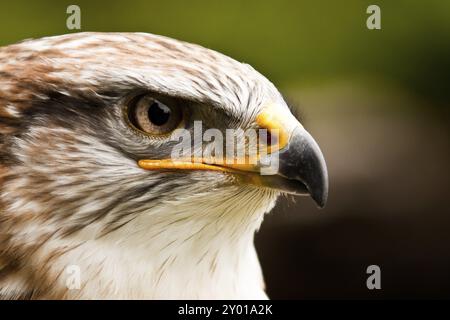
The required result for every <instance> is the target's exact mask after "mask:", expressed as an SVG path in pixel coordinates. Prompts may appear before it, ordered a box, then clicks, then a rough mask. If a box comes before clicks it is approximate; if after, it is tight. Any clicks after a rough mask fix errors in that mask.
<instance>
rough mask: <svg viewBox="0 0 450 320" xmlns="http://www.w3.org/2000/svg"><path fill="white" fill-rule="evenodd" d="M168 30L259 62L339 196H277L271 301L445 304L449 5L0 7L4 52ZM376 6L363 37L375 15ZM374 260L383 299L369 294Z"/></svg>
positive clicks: (268, 246) (269, 233) (448, 292)
mask: <svg viewBox="0 0 450 320" xmlns="http://www.w3.org/2000/svg"><path fill="white" fill-rule="evenodd" d="M70 4H77V5H79V6H80V7H81V18H82V30H81V31H130V32H133V31H139V32H150V33H156V34H162V35H166V36H170V37H173V38H177V39H181V40H185V41H189V42H194V43H198V44H201V45H203V46H206V47H208V48H212V49H215V50H217V51H221V52H223V53H225V54H227V55H229V56H231V57H233V58H235V59H237V60H239V61H244V62H247V63H249V64H251V65H253V66H254V67H255V68H256V69H257V70H259V71H260V72H262V73H263V74H265V75H266V76H267V77H268V78H269V79H270V80H271V81H273V82H274V83H275V85H276V86H278V87H279V88H280V90H281V91H282V92H283V93H284V94H285V95H286V97H287V99H288V101H291V102H292V103H293V104H294V105H295V106H297V107H298V108H299V110H300V113H301V115H302V119H303V122H304V124H305V126H306V127H307V128H308V129H309V130H310V131H311V133H312V134H313V136H315V137H316V140H318V142H319V144H320V145H321V148H322V150H323V152H324V154H325V158H326V160H327V163H328V166H329V174H330V183H331V186H330V198H329V203H328V206H327V207H326V209H324V210H322V211H320V212H318V210H317V209H316V208H315V207H314V205H313V203H312V201H310V200H309V199H306V198H305V199H297V200H296V201H295V202H292V201H285V200H281V201H280V202H279V204H278V205H277V207H276V209H275V210H274V212H273V213H271V214H270V215H268V216H267V217H266V222H265V223H264V224H263V227H262V230H261V231H260V233H258V235H257V247H258V250H259V252H260V257H261V262H262V264H263V270H264V273H265V276H266V282H267V288H268V292H269V295H270V296H271V297H272V298H405V297H414V298H417V297H419V298H430V297H447V298H448V297H450V278H449V277H448V270H450V212H449V209H448V199H449V191H448V190H449V189H450V183H449V181H450V179H449V178H450V174H449V170H448V165H449V163H450V161H449V160H450V144H449V131H450V130H449V128H450V125H449V120H450V118H449V92H450V88H449V87H450V1H438V0H434V1H406V0H405V1H400V0H399V1H365V0H364V1H363V0H350V1H339V2H338V1H324V0H319V1H220V2H219V1H181V0H180V1H148V0H147V1H135V0H127V1H111V2H110V1H76V2H72V1H58V2H56V1H42V0H41V1H33V2H29V1H18V0H16V1H14V2H6V1H3V2H2V3H1V4H0V45H7V44H10V43H14V42H16V41H19V40H23V39H27V38H36V37H41V36H47V35H57V34H64V33H70V32H73V31H70V30H67V28H66V19H67V16H68V15H67V14H66V8H67V6H68V5H70ZM370 4H377V5H378V6H380V8H381V26H382V29H381V30H368V29H367V27H366V19H367V17H368V16H369V15H368V14H367V13H366V8H367V7H368V6H369V5H370ZM370 264H377V265H379V266H380V267H381V271H382V290H375V291H370V290H368V289H367V288H366V278H367V274H366V268H367V266H368V265H370Z"/></svg>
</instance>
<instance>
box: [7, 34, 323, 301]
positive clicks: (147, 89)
mask: <svg viewBox="0 0 450 320" xmlns="http://www.w3.org/2000/svg"><path fill="white" fill-rule="evenodd" d="M195 121H201V123H202V126H203V127H202V128H203V129H202V130H206V129H208V128H214V129H215V130H216V131H217V130H218V132H223V133H224V134H225V131H226V130H228V129H243V130H245V129H248V128H260V129H261V128H262V129H266V130H268V132H269V134H270V133H271V132H277V135H276V136H275V140H277V143H278V144H279V147H278V148H274V149H273V150H272V149H270V148H267V150H269V152H268V153H267V154H266V157H273V156H274V155H276V156H277V159H278V166H277V169H276V172H272V173H271V174H266V175H263V174H260V173H258V172H257V170H255V168H256V169H257V168H258V166H262V164H261V163H262V162H263V159H262V158H259V160H258V162H257V163H256V164H254V165H253V166H245V165H241V166H235V165H233V164H228V163H223V164H214V163H212V164H211V163H210V162H208V161H206V160H205V161H203V160H202V159H201V158H200V161H198V159H196V161H195V162H192V163H189V162H188V161H179V162H177V161H174V162H171V160H170V159H171V151H172V150H173V146H174V143H175V141H174V140H173V139H172V138H173V137H172V136H173V135H174V134H175V132H176V131H177V130H178V129H180V128H181V129H184V130H187V131H188V132H189V130H192V128H194V122H195ZM202 143H204V147H205V148H207V145H208V143H209V142H208V141H204V142H202ZM267 143H268V144H269V147H270V144H271V142H270V141H268V142H267ZM282 194H299V195H305V194H309V195H310V196H311V197H312V198H313V199H314V200H315V201H316V202H317V204H318V206H320V207H322V206H324V204H325V202H326V199H327V194H328V176H327V170H326V166H325V162H324V158H323V155H322V153H321V151H320V149H319V147H318V145H317V143H316V142H315V141H314V140H313V138H312V137H311V135H310V134H309V133H308V132H307V131H306V130H305V129H304V128H303V126H302V125H301V124H300V122H299V121H298V120H297V119H296V118H295V117H294V116H293V115H292V113H291V112H290V109H289V107H288V105H287V104H286V102H285V101H284V99H283V97H282V95H281V94H280V93H279V91H278V90H277V89H276V88H275V86H274V85H273V84H272V83H271V82H270V81H269V80H268V79H266V78H265V77H264V76H263V75H261V74H260V73H258V72H257V71H256V70H255V69H253V68H252V67H251V66H250V65H248V64H245V63H240V62H238V61H235V60H233V59H231V58H229V57H227V56H225V55H222V54H220V53H218V52H215V51H213V50H209V49H206V48H203V47H201V46H198V45H194V44H189V43H186V42H182V41H178V40H174V39H170V38H167V37H163V36H157V35H152V34H145V33H74V34H69V35H62V36H54V37H46V38H41V39H36V40H26V41H23V42H20V43H18V44H14V45H9V46H6V47H2V48H0V297H1V298H3V299H104V298H112V299H122V298H123V299H266V298H267V295H266V293H265V288H264V281H263V277H262V271H261V268H260V265H259V262H258V257H257V254H256V251H255V248H254V243H253V242H254V241H253V238H254V233H255V232H256V230H257V229H258V228H259V226H260V224H261V222H262V220H263V217H264V214H265V213H267V212H269V211H270V210H271V209H272V208H273V207H274V204H275V202H276V199H277V198H278V197H279V195H282ZM72 271H73V272H72ZM71 277H77V279H78V280H76V281H75V280H73V278H71ZM72 280H73V282H71V281H72ZM73 283H75V284H78V285H75V286H72V285H71V284H73Z"/></svg>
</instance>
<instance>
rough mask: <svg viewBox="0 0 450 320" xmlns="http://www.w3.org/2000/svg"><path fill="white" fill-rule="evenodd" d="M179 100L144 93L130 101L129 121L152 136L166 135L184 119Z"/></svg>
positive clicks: (127, 112) (137, 128) (128, 108)
mask: <svg viewBox="0 0 450 320" xmlns="http://www.w3.org/2000/svg"><path fill="white" fill-rule="evenodd" d="M183 116H184V114H183V111H182V108H181V106H180V103H179V101H177V100H175V99H172V98H168V97H163V96H154V95H150V94H144V95H140V96H137V97H136V98H134V99H131V101H129V103H128V106H127V108H126V117H127V120H128V121H127V122H128V123H129V124H130V125H131V126H133V127H134V129H136V130H138V131H140V132H142V133H144V134H146V135H152V136H164V135H168V134H170V133H171V132H172V131H174V130H175V129H176V128H178V127H179V126H180V124H181V122H182V121H183Z"/></svg>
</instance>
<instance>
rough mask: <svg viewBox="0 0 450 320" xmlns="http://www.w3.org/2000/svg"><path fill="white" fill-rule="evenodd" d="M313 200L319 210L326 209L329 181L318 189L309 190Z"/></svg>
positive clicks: (324, 182)
mask: <svg viewBox="0 0 450 320" xmlns="http://www.w3.org/2000/svg"><path fill="white" fill-rule="evenodd" d="M308 191H309V194H310V196H311V198H312V199H313V200H314V201H315V202H316V204H317V206H318V207H319V209H323V208H325V205H326V204H327V201H328V179H327V178H325V179H324V181H323V183H322V184H321V185H320V186H318V187H317V188H311V189H310V188H308Z"/></svg>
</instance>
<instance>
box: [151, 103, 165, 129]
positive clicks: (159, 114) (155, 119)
mask: <svg viewBox="0 0 450 320" xmlns="http://www.w3.org/2000/svg"><path fill="white" fill-rule="evenodd" d="M148 118H149V119H150V121H151V122H152V123H153V124H155V125H157V126H162V125H164V124H166V123H167V121H169V118H170V109H169V108H168V107H167V106H165V105H163V104H162V103H159V102H156V101H155V102H153V103H152V105H151V106H150V108H148Z"/></svg>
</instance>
